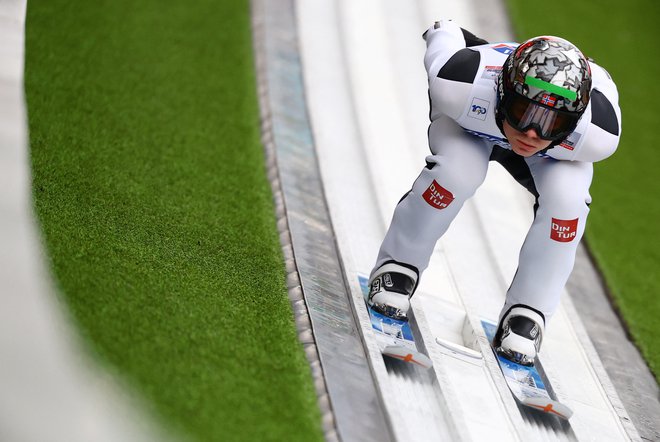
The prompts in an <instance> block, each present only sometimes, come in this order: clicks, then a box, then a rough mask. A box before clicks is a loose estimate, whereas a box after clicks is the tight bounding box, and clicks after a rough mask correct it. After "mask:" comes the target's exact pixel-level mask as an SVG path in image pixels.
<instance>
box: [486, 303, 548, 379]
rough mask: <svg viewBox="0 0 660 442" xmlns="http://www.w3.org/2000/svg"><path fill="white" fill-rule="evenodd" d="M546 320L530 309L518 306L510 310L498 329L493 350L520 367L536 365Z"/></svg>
mask: <svg viewBox="0 0 660 442" xmlns="http://www.w3.org/2000/svg"><path fill="white" fill-rule="evenodd" d="M544 327H545V318H544V317H543V315H542V314H541V313H540V312H537V311H536V310H532V309H531V308H530V307H527V306H524V305H521V304H517V305H514V306H513V307H511V308H510V309H509V311H508V312H507V313H506V314H505V315H504V317H503V318H502V320H501V321H500V324H499V326H498V327H497V332H496V333H495V337H494V338H493V348H495V351H496V352H497V354H499V355H502V356H504V357H505V358H507V359H509V360H510V361H513V362H515V363H517V364H520V365H525V366H528V367H529V366H532V365H534V358H535V357H536V355H537V353H538V352H539V350H540V349H541V341H542V340H543V331H544Z"/></svg>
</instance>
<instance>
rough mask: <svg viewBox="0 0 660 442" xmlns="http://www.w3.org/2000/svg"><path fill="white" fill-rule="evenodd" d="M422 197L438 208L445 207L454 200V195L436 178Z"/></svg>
mask: <svg viewBox="0 0 660 442" xmlns="http://www.w3.org/2000/svg"><path fill="white" fill-rule="evenodd" d="M422 197H423V198H424V201H426V202H427V203H429V205H430V206H431V207H434V208H436V209H438V210H442V209H444V208H445V207H447V206H448V205H450V204H451V202H452V201H454V195H453V194H452V193H451V192H450V191H448V190H447V189H445V188H444V187H442V186H441V185H440V184H438V182H437V181H436V180H433V182H432V183H431V185H430V186H429V187H428V189H426V190H425V191H424V193H423V194H422Z"/></svg>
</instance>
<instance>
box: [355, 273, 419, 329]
mask: <svg viewBox="0 0 660 442" xmlns="http://www.w3.org/2000/svg"><path fill="white" fill-rule="evenodd" d="M416 284H417V272H415V271H414V270H411V269H409V268H407V267H404V266H402V265H400V264H396V263H387V264H384V265H383V266H381V267H380V268H378V269H376V270H375V271H374V272H373V274H372V276H371V278H370V280H369V296H368V298H367V305H368V306H369V307H370V308H371V309H373V310H374V311H376V312H378V313H380V314H382V315H385V316H387V317H390V318H392V319H396V320H400V321H407V320H408V310H409V309H410V297H411V296H412V294H413V292H414V290H415V287H416Z"/></svg>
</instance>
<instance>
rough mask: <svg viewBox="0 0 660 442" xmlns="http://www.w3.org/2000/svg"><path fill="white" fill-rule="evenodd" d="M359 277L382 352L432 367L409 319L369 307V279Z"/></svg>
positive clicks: (402, 359)
mask: <svg viewBox="0 0 660 442" xmlns="http://www.w3.org/2000/svg"><path fill="white" fill-rule="evenodd" d="M358 278H359V280H360V288H361V289H362V295H363V297H364V302H365V305H366V307H367V311H368V312H369V319H370V321H371V329H372V330H373V332H374V335H375V336H376V340H377V342H378V346H379V348H380V351H381V353H382V354H383V355H385V356H388V357H390V358H394V359H399V360H401V361H404V362H407V363H409V364H414V365H417V366H419V367H423V368H430V367H431V366H433V362H432V361H431V359H430V358H429V357H428V356H426V355H425V354H423V353H421V352H419V351H418V350H417V344H415V337H414V336H413V333H412V330H411V328H410V323H409V322H408V321H402V320H398V319H393V318H390V317H389V316H385V315H382V314H380V313H378V312H377V311H375V310H373V309H372V308H371V307H369V304H367V297H368V296H369V281H368V279H367V278H366V277H364V276H359V277H358Z"/></svg>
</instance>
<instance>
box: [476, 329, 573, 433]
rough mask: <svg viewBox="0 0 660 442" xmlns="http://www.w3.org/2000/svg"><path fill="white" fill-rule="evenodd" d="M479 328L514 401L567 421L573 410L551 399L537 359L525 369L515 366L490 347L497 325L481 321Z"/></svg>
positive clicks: (521, 366) (522, 366)
mask: <svg viewBox="0 0 660 442" xmlns="http://www.w3.org/2000/svg"><path fill="white" fill-rule="evenodd" d="M481 326H482V327H483V329H484V332H485V333H486V337H487V338H488V342H489V343H490V344H491V349H492V350H493V353H494V354H495V359H497V363H498V364H499V366H500V369H501V371H502V374H503V375H504V379H505V380H506V384H507V385H508V386H509V390H511V393H512V394H513V396H514V397H515V398H516V400H517V401H518V402H519V403H520V404H522V405H524V406H526V407H530V408H533V409H536V410H540V411H542V412H544V413H548V414H551V415H553V416H557V417H559V418H561V419H565V420H568V419H570V418H571V416H572V415H573V410H571V409H570V408H569V407H568V406H566V405H564V404H562V403H561V402H559V401H557V400H554V399H552V397H551V396H550V392H549V391H548V388H547V387H546V384H545V382H544V381H543V379H542V378H541V375H540V373H539V370H538V367H541V362H540V361H539V358H538V357H537V358H536V361H535V363H534V366H531V367H527V366H524V365H520V364H517V363H515V362H513V361H510V360H509V359H507V358H505V357H504V356H500V355H499V354H497V352H496V351H495V348H493V346H492V342H493V337H494V336H495V332H496V330H497V325H496V324H494V323H492V322H490V321H485V320H482V321H481Z"/></svg>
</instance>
